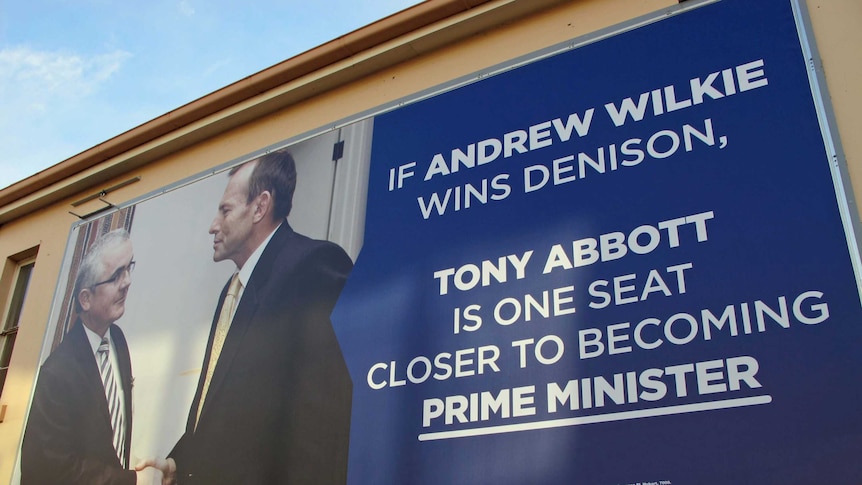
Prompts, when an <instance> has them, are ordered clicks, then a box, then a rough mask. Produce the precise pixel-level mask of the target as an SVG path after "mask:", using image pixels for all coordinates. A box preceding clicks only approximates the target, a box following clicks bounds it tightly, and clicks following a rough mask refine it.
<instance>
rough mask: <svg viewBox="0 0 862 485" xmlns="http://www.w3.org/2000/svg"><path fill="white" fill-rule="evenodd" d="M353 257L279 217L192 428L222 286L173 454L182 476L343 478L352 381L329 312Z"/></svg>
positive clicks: (215, 479) (266, 484)
mask: <svg viewBox="0 0 862 485" xmlns="http://www.w3.org/2000/svg"><path fill="white" fill-rule="evenodd" d="M352 266H353V263H352V262H351V260H350V258H349V257H348V256H347V254H345V252H344V250H342V249H341V248H340V247H338V246H337V245H335V244H332V243H330V242H326V241H316V240H312V239H309V238H307V237H305V236H303V235H301V234H297V233H295V232H293V230H292V229H291V228H290V227H289V226H288V225H287V223H283V224H282V225H281V227H280V228H279V229H278V230H277V231H276V232H275V234H273V236H272V239H270V241H269V244H268V245H267V247H266V248H265V250H264V252H263V253H262V255H261V257H260V259H259V260H258V263H257V265H256V266H255V268H254V271H253V272H252V274H251V277H250V279H249V281H248V285H247V286H246V288H245V290H244V292H243V295H242V299H241V300H240V303H239V306H238V307H237V309H236V313H235V315H234V319H233V321H232V323H231V327H230V331H229V332H228V335H227V338H226V339H225V343H224V347H223V349H222V352H221V355H220V356H219V360H218V364H217V365H216V368H215V371H214V373H213V377H212V381H211V383H210V387H209V391H208V394H207V396H206V399H205V400H204V407H203V409H202V410H201V415H200V421H199V422H198V424H197V427H196V428H195V416H196V413H197V408H198V403H199V402H200V399H201V387H202V385H203V379H204V376H205V375H206V371H207V369H206V365H207V363H208V362H209V353H210V350H209V349H210V348H211V347H212V340H213V335H214V330H215V327H216V323H217V321H218V315H219V313H220V311H221V305H222V302H223V301H224V297H225V293H226V291H227V285H225V289H224V290H223V291H222V294H221V298H220V300H219V304H218V307H217V308H216V311H215V316H214V317H213V323H212V329H211V331H210V337H209V342H208V344H207V353H206V355H205V357H204V368H203V370H202V371H201V379H200V381H199V382H198V387H197V392H196V393H195V397H194V400H193V402H192V406H191V410H190V412H189V420H188V424H187V427H186V432H185V434H184V435H183V436H182V437H181V438H180V440H179V442H178V443H177V445H176V446H175V447H174V450H173V451H172V452H171V454H170V456H171V457H173V458H174V460H175V461H176V463H177V479H178V483H179V484H180V485H187V484H206V485H217V484H225V485H228V484H229V485H241V484H250V485H272V484H315V485H327V484H343V483H345V482H346V475H347V448H348V437H349V431H350V405H351V397H352V393H353V386H352V383H351V380H350V375H349V373H348V371H347V366H346V364H345V363H344V358H343V357H342V355H341V349H340V347H339V345H338V341H337V340H336V338H335V332H334V331H333V329H332V324H331V323H330V321H329V314H330V313H331V311H332V307H333V306H334V304H335V301H336V299H337V298H338V294H339V293H340V292H341V288H342V287H343V285H344V282H345V281H346V278H347V275H348V273H349V272H350V270H351V269H352Z"/></svg>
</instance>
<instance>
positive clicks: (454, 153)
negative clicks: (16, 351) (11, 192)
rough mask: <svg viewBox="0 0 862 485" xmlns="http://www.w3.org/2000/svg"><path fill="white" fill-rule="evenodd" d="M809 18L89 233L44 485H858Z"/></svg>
mask: <svg viewBox="0 0 862 485" xmlns="http://www.w3.org/2000/svg"><path fill="white" fill-rule="evenodd" d="M805 8H806V7H805V6H804V5H800V4H799V3H798V2H793V1H789V0H763V1H758V2H749V1H743V0H722V1H714V2H687V3H686V4H684V5H681V6H679V7H674V8H672V9H669V10H666V11H663V12H661V15H655V16H654V17H653V18H648V19H638V20H637V21H632V22H631V23H629V24H627V25H625V26H620V27H619V28H617V29H614V30H608V31H607V32H602V33H599V34H596V35H594V36H592V37H590V38H586V39H575V41H573V42H570V43H569V45H568V46H560V47H559V48H558V49H557V50H555V51H553V52H552V51H548V52H543V53H536V54H535V55H534V56H531V58H529V59H527V60H526V61H524V62H520V61H518V62H517V63H514V62H513V63H512V64H511V65H508V66H501V67H500V68H499V69H497V70H495V71H494V72H493V75H479V76H475V77H474V78H473V80H472V81H469V82H468V81H464V82H458V83H457V84H453V85H452V86H447V87H443V88H441V89H440V90H438V91H440V93H439V94H435V95H433V96H421V95H417V96H416V97H415V98H414V99H408V100H405V102H399V103H398V105H397V106H391V107H383V108H381V109H380V110H378V112H376V113H375V114H374V115H373V116H366V117H364V119H362V120H359V121H355V120H349V121H350V122H346V123H345V124H344V125H343V126H342V127H341V128H339V129H337V130H332V131H327V132H326V133H324V134H321V135H317V136H314V137H311V138H308V139H305V140H303V141H299V142H285V143H284V144H281V145H279V146H273V147H269V148H266V149H262V150H261V152H259V153H254V154H250V155H249V156H248V157H245V158H243V159H242V160H235V161H233V162H230V163H227V164H226V165H224V166H222V167H221V168H220V169H219V170H218V171H217V172H216V173H214V174H207V175H206V176H202V177H198V178H195V179H194V180H189V181H185V182H183V183H178V184H176V185H175V186H172V187H169V188H167V189H166V190H163V191H160V192H159V193H158V194H153V195H152V196H150V197H147V198H145V199H143V200H141V201H136V202H134V203H132V204H129V205H127V206H124V207H123V208H121V209H120V210H118V211H116V212H114V213H112V214H109V215H108V216H105V217H103V218H100V219H98V220H95V221H91V222H88V223H84V224H80V225H77V226H75V227H74V228H73V230H72V234H71V236H70V239H69V243H68V248H67V255H66V258H65V260H64V266H63V272H62V274H61V276H60V283H59V284H58V290H57V295H56V297H55V303H54V308H53V311H52V317H51V318H52V321H51V322H50V324H49V331H48V335H46V339H45V347H44V350H43V367H42V370H41V371H40V374H39V376H38V379H37V384H36V390H35V391H34V397H33V401H32V405H31V410H30V416H29V419H28V423H27V427H26V428H27V429H26V431H25V434H24V439H23V444H22V453H21V465H20V466H21V483H23V484H25V485H26V484H27V483H40V484H41V483H127V482H126V481H122V480H128V479H129V477H131V478H132V479H134V478H135V476H134V474H133V472H130V471H128V467H134V466H135V465H136V464H140V463H145V464H148V465H152V467H150V468H147V469H146V470H144V471H143V472H142V473H144V474H148V475H146V476H145V478H146V479H147V480H151V481H152V483H162V482H161V477H162V475H163V472H165V473H166V474H167V475H166V476H167V482H165V483H168V482H171V481H175V482H176V483H179V484H184V483H206V484H219V483H223V484H236V483H250V484H272V483H285V484H290V483H315V484H325V483H332V484H344V483H350V484H374V485H380V484H406V483H409V484H440V483H445V484H524V483H542V484H573V483H574V484H585V485H611V484H677V485H679V484H688V483H715V484H725V483H788V484H810V483H835V484H839V483H856V482H858V480H859V478H860V477H862V466H860V465H859V461H858V460H857V459H856V456H857V455H858V452H859V450H860V448H862V415H860V414H859V413H858V412H856V409H855V404H856V403H857V402H859V400H860V398H862V396H860V391H859V390H858V388H857V386H856V385H855V384H856V381H857V380H858V377H859V376H860V370H862V354H860V353H859V352H858V351H857V346H858V343H859V342H860V337H862V305H860V290H859V288H860V287H859V284H858V282H859V275H858V270H857V268H858V254H857V248H856V242H855V235H854V231H853V228H852V223H851V220H852V219H854V218H856V217H858V216H857V214H856V213H855V209H854V210H851V209H849V208H848V205H847V200H846V198H845V188H844V185H843V182H842V180H841V173H840V167H839V166H838V164H837V160H838V157H839V154H837V153H836V150H835V148H834V143H835V140H834V139H833V138H832V136H833V135H831V134H830V132H829V127H828V126H827V124H826V122H825V121H824V120H825V119H826V118H827V117H828V113H826V112H824V111H823V109H822V108H818V106H820V105H821V102H822V101H823V100H822V99H821V97H820V96H821V91H820V88H819V87H818V84H817V78H816V76H815V73H813V72H812V71H811V70H810V68H809V62H810V61H811V59H810V58H809V57H808V55H807V54H806V52H807V49H808V48H809V47H810V46H809V45H808V44H807V42H808V41H807V37H806V35H807V34H806V33H805V31H804V29H803V27H802V26H803V25H804V18H803V17H802V15H803V14H802V13H801V12H803V11H804V10H805ZM462 81H463V80H462ZM435 92H436V91H435ZM288 160H290V161H288ZM292 166H295V171H293V170H292V169H290V168H286V167H292ZM294 172H295V173H294ZM294 186H295V194H294V193H291V192H292V191H293V189H292V188H291V189H286V187H294ZM851 197H852V194H851ZM90 327H93V328H90ZM107 328H109V329H110V331H109V332H105V333H108V334H110V336H111V338H110V340H111V341H110V342H107V343H106V344H103V343H102V342H101V341H100V339H99V337H100V335H99V336H94V335H98V334H99V329H107ZM94 329H95V330H94ZM74 342H77V345H78V346H79V347H80V348H83V349H84V350H83V351H82V350H80V348H78V349H75V348H73V343H74ZM102 347H108V349H109V350H110V352H108V353H107V355H105V354H106V353H105V352H103V351H100V348H102ZM46 359H47V360H46ZM78 366H80V367H78ZM106 369H107V370H106ZM109 371H112V372H113V374H112V373H111V372H109ZM112 376H113V377H112ZM84 380H86V382H84ZM79 382H80V383H79ZM132 384H133V385H132ZM85 388H86V389H85ZM112 389H113V390H114V391H113V393H112V391H111V390H112ZM130 401H131V402H130ZM88 404H91V405H88ZM79 408H80V409H79ZM117 410H119V411H117ZM117 422H119V423H120V424H119V425H113V426H112V425H111V423H117ZM82 426H83V427H82ZM85 432H86V433H85ZM82 434H84V436H81V435H82ZM124 468H125V470H124ZM40 474H41V475H40ZM28 476H29V477H31V478H30V479H29V480H28ZM128 483H133V482H128Z"/></svg>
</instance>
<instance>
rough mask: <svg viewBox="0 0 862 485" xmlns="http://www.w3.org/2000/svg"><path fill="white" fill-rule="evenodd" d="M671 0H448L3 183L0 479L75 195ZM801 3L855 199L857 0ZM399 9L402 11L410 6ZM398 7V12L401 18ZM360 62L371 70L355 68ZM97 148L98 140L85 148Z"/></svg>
mask: <svg viewBox="0 0 862 485" xmlns="http://www.w3.org/2000/svg"><path fill="white" fill-rule="evenodd" d="M431 3H432V4H433V3H448V4H450V5H455V4H461V3H469V2H435V1H434V0H432V2H431ZM472 3H473V4H475V3H481V2H472ZM676 3H677V2H676V1H675V0H579V1H565V2H561V1H551V0H542V1H536V0H494V1H490V2H486V3H481V4H480V5H478V6H476V7H475V8H472V9H469V10H466V11H464V10H463V7H452V9H453V11H454V12H455V13H454V15H452V16H451V17H449V18H444V19H442V20H439V21H437V22H434V23H432V24H430V25H423V26H420V27H419V28H418V29H416V30H414V31H412V32H409V33H407V34H404V35H401V36H399V37H397V38H395V39H389V40H386V41H384V42H383V43H381V44H379V45H375V46H372V47H370V48H367V49H365V50H363V51H360V52H356V53H354V54H353V55H351V56H349V57H347V58H345V59H343V60H340V61H338V62H336V63H335V64H331V65H327V66H324V67H322V68H321V69H319V70H318V71H314V72H311V73H310V74H306V75H304V76H302V77H299V78H297V79H292V80H289V81H288V82H287V83H285V84H283V85H281V86H280V87H277V88H275V89H272V90H270V91H267V92H264V93H261V94H259V95H257V96H255V97H253V98H250V99H248V100H245V101H242V102H240V103H238V104H233V105H229V106H227V107H225V108H224V109H222V110H221V111H219V112H217V113H215V114H212V115H210V116H208V117H205V118H203V119H200V120H196V121H194V122H193V123H192V124H190V125H188V124H183V123H181V122H179V121H178V124H177V126H175V127H174V131H172V132H168V133H167V134H165V135H162V136H160V137H158V138H156V139H154V140H151V141H148V142H147V143H145V144H143V145H141V146H138V147H134V148H131V149H129V150H127V151H124V152H122V153H120V154H118V155H115V156H112V157H110V158H109V159H107V160H105V161H104V162H102V163H99V164H98V165H95V166H93V167H91V168H87V169H84V170H82V171H80V172H78V173H70V174H68V175H67V176H66V177H64V178H63V179H62V180H60V181H58V182H56V183H53V184H51V185H50V186H48V187H45V188H42V189H40V190H36V191H35V192H33V193H30V194H28V195H26V196H25V197H21V198H17V199H16V200H13V201H8V200H6V201H4V199H3V197H2V196H3V195H4V193H5V194H9V193H10V192H11V190H10V189H14V190H17V188H18V186H20V185H21V184H27V183H30V182H31V181H27V180H25V181H23V182H22V183H20V184H16V186H13V187H11V188H10V189H5V190H4V191H0V202H3V204H2V205H0V222H2V225H0V267H2V268H4V270H3V273H2V276H3V278H4V279H3V281H0V308H5V307H6V305H7V304H8V302H7V296H8V293H9V291H8V286H9V281H8V276H9V271H8V268H11V267H14V265H15V258H16V257H17V255H21V254H23V253H25V252H27V251H32V250H34V249H38V256H37V259H36V267H35V271H34V273H33V276H32V280H31V284H30V291H29V294H28V295H27V299H26V303H25V306H24V309H23V316H22V323H21V327H20V331H19V333H18V337H17V341H16V344H15V351H14V354H13V357H12V362H11V366H10V372H9V375H8V379H7V381H6V384H5V388H4V389H3V394H2V397H0V406H2V407H3V409H4V410H5V415H4V417H3V421H2V423H0V483H9V482H10V479H11V477H12V474H13V470H14V467H15V463H16V461H17V459H18V448H19V444H20V439H21V435H22V432H23V426H24V421H25V417H26V413H27V407H28V404H29V401H30V397H31V392H32V388H33V384H34V378H35V374H36V371H37V368H38V365H39V362H40V352H41V349H42V345H43V339H44V337H45V331H46V326H47V324H48V318H49V311H50V308H51V305H52V298H53V295H54V291H55V286H56V284H57V278H58V275H59V273H60V267H61V263H62V260H63V256H64V250H65V247H66V244H67V238H68V233H69V228H70V226H71V225H72V224H73V223H74V222H76V221H77V220H78V219H77V218H76V217H75V216H74V215H72V214H70V213H69V211H74V212H77V213H82V212H87V211H91V210H95V209H96V208H98V207H99V206H100V203H99V202H98V201H96V202H90V203H88V204H85V205H83V206H80V207H75V208H73V207H72V206H71V205H70V204H71V203H72V202H73V201H76V200H79V199H81V198H84V197H86V196H88V195H91V194H93V193H97V192H99V191H100V190H101V189H102V188H104V187H109V186H111V185H114V184H117V183H119V182H122V181H124V180H127V179H129V178H131V177H135V176H139V177H140V181H139V182H136V183H133V184H130V185H128V186H126V187H124V188H121V189H118V190H116V191H113V192H111V193H110V194H109V195H108V196H107V199H108V200H110V201H111V202H113V203H115V204H121V203H124V202H127V201H129V200H133V199H135V198H138V197H140V196H142V195H144V194H148V193H151V192H153V191H156V190H157V189H159V188H161V187H164V186H167V185H171V184H173V183H175V182H177V181H178V180H181V179H184V178H186V177H190V176H192V175H195V174H198V173H201V172H203V171H205V170H207V169H210V168H212V167H214V166H218V165H221V164H224V163H226V162H228V161H230V160H233V159H235V158H237V157H241V156H243V155H246V154H249V153H251V152H254V151H256V150H259V149H261V148H262V147H266V146H268V145H271V144H274V143H277V142H280V141H282V140H285V139H288V138H291V137H294V136H297V135H300V134H303V133H306V132H309V131H311V130H316V129H319V128H320V127H325V126H327V125H330V124H332V123H333V122H336V121H338V120H342V119H344V118H348V117H351V116H353V115H355V114H356V113H359V112H363V111H366V110H369V109H372V108H375V107H377V106H380V105H383V104H386V103H389V102H392V101H394V100H397V99H399V98H402V97H405V96H409V95H411V94H413V93H416V92H418V91H422V90H424V89H427V88H431V87H433V86H436V85H439V84H442V83H446V82H448V81H450V80H452V79H454V78H457V77H459V76H464V75H467V74H470V73H473V72H476V71H479V70H481V69H483V68H487V67H489V66H493V65H495V64H498V63H502V62H505V61H507V60H510V59H512V58H515V57H518V56H521V55H524V54H528V53H530V52H533V51H536V50H539V49H542V48H545V47H548V46H551V45H554V44H557V43H560V42H563V41H566V40H569V39H572V38H575V37H578V36H581V35H586V34H589V33H591V32H594V31H596V30H599V29H602V28H605V27H608V26H611V25H614V24H618V23H621V22H626V21H628V20H630V19H632V18H635V17H638V16H641V15H644V14H647V13H650V12H654V11H657V10H660V9H663V8H666V7H670V6H674V5H676ZM417 8H422V6H420V7H417ZM808 8H809V11H810V17H811V20H812V23H813V28H814V33H815V38H816V43H817V46H818V48H819V52H820V55H821V56H822V60H823V69H824V71H825V77H826V81H827V84H828V89H829V92H830V94H831V96H832V100H831V101H832V107H833V108H834V112H835V117H836V119H837V123H838V132H839V135H840V138H841V142H842V145H843V149H844V154H845V157H846V160H847V164H848V166H849V172H850V174H851V178H852V182H853V188H854V191H855V194H856V199H857V200H856V202H857V204H859V203H860V200H859V196H860V195H862V139H860V137H859V136H857V133H860V132H862V95H860V93H859V90H858V89H855V88H856V87H857V86H858V85H859V80H860V78H862V58H860V56H859V54H858V49H859V46H860V45H862V29H859V28H858V26H859V25H860V23H862V3H860V2H859V1H858V0H808ZM414 10H415V9H414ZM398 15H401V17H403V18H407V17H409V11H407V12H404V13H402V14H398ZM398 15H396V17H395V18H394V20H396V21H397V20H398V19H399V18H401V17H398ZM369 28H374V25H372V26H370V27H369ZM347 47H348V48H349V46H347ZM357 66H359V67H358V68H359V69H360V70H367V71H371V72H370V73H362V75H361V76H359V77H358V78H357V79H354V77H355V74H354V72H355V70H356V69H357ZM273 107H277V109H275V110H273ZM99 149H100V147H95V148H94V149H92V150H91V152H94V151H95V152H98V151H99ZM64 163H65V162H64ZM37 177H38V176H37ZM214 204H215V202H214ZM214 207H215V206H214ZM34 208H35V209H36V210H34Z"/></svg>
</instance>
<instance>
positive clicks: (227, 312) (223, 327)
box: [195, 273, 242, 428]
mask: <svg viewBox="0 0 862 485" xmlns="http://www.w3.org/2000/svg"><path fill="white" fill-rule="evenodd" d="M241 286H242V283H240V281H239V273H234V275H233V278H232V279H231V281H230V286H228V288H227V295H225V297H224V302H223V303H222V305H221V313H219V316H218V323H217V324H216V330H215V336H214V337H213V347H212V351H211V352H210V360H209V365H207V375H206V379H205V380H204V387H203V390H202V391H201V401H200V404H199V405H198V414H197V418H195V428H197V425H198V421H200V419H201V410H202V409H203V408H204V400H205V399H206V397H207V391H208V390H209V387H210V381H212V378H213V371H215V367H216V363H218V358H219V354H221V349H222V347H224V341H225V338H226V337H227V332H228V330H230V322H231V320H232V319H233V310H234V308H235V307H236V297H237V294H239V289H240V287H241Z"/></svg>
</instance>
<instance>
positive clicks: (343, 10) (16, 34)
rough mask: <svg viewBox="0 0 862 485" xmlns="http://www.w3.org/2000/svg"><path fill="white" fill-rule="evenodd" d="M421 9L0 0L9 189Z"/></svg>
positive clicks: (175, 0)
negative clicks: (304, 55)
mask: <svg viewBox="0 0 862 485" xmlns="http://www.w3.org/2000/svg"><path fill="white" fill-rule="evenodd" d="M416 3H419V2H418V1H417V0H361V1H359V2H347V1H344V0H315V1H308V0H303V1H297V0H283V1H280V2H279V1H269V0H266V1H254V2H250V3H246V2H239V1H230V0H208V1H203V0H152V1H150V2H130V1H126V0H124V1H120V0H53V1H48V0H0V188H2V187H6V186H8V185H11V184H12V183H14V182H17V181H19V180H21V179H24V178H26V177H28V176H30V175H32V174H34V173H37V172H38V171H40V170H43V169H45V168H47V167H49V166H51V165H54V164H56V163H59V162H61V161H63V160H65V159H67V158H69V157H71V156H73V155H75V154H77V153H79V152H82V151H84V150H86V149H88V148H90V147H93V146H95V145H97V144H99V143H101V142H103V141H106V140H108V139H109V138H111V137H113V136H115V135H118V134H120V133H122V132H124V131H126V130H129V129H131V128H134V127H135V126H137V125H140V124H141V123H144V122H146V121H148V120H150V119H153V118H155V117H157V116H159V115H162V114H164V113H166V112H168V111H170V110H172V109H174V108H177V107H179V106H182V105H183V104H186V103H188V102H190V101H193V100H195V99H197V98H199V97H201V96H203V95H205V94H207V93H210V92H212V91H215V90H217V89H219V88H221V87H224V86H226V85H228V84H230V83H232V82H234V81H237V80H239V79H242V78H244V77H246V76H249V75H251V74H254V73H256V72H258V71H260V70H262V69H265V68H267V67H269V66H272V65H274V64H276V63H278V62H280V61H282V60H285V59H287V58H289V57H292V56H294V55H296V54H299V53H301V52H304V51H306V50H308V49H311V48H313V47H315V46H318V45H320V44H322V43H324V42H326V41H328V40H331V39H334V38H336V37H338V36H340V35H343V34H346V33H347V32H350V31H352V30H355V29H357V28H359V27H362V26H364V25H367V24H369V23H371V22H373V21H375V20H378V19H381V18H383V17H385V16H387V15H390V14H392V13H395V12H397V11H399V10H402V9H404V8H407V7H409V6H411V5H414V4H416Z"/></svg>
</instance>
